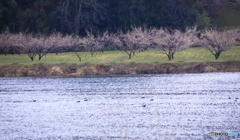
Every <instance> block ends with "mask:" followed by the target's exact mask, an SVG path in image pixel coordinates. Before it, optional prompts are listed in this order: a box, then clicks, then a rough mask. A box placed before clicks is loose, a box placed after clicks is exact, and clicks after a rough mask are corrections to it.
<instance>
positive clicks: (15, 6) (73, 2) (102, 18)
mask: <svg viewBox="0 0 240 140" xmlns="http://www.w3.org/2000/svg"><path fill="white" fill-rule="evenodd" d="M239 15H240V0H0V31H1V32H3V31H5V30H6V29H9V30H10V32H12V33H19V32H25V31H27V32H31V33H40V34H47V35H49V34H51V33H53V32H61V33H62V34H75V35H80V36H85V35H86V30H88V31H90V30H91V31H92V32H100V33H103V32H105V31H108V32H111V33H116V32H117V31H119V30H121V31H123V32H127V31H128V30H130V29H131V27H142V26H147V27H156V28H160V27H163V28H171V29H185V27H187V26H188V27H190V26H194V25H198V29H199V30H204V29H208V28H210V27H220V28H237V27H239V26H240V18H239Z"/></svg>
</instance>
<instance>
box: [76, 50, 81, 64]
mask: <svg viewBox="0 0 240 140" xmlns="http://www.w3.org/2000/svg"><path fill="white" fill-rule="evenodd" d="M74 53H75V54H76V56H77V57H78V59H79V62H81V61H82V58H81V57H80V55H78V53H77V52H76V51H74Z"/></svg>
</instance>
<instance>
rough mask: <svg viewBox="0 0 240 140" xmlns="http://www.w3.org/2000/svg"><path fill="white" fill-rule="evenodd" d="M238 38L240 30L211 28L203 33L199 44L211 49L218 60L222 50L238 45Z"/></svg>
mask: <svg viewBox="0 0 240 140" xmlns="http://www.w3.org/2000/svg"><path fill="white" fill-rule="evenodd" d="M237 38H239V33H238V30H224V31H220V30H217V29H211V30H207V31H205V32H203V33H202V34H201V37H200V39H199V40H198V42H197V45H199V46H202V47H204V48H205V49H207V50H209V51H210V52H211V53H212V54H213V55H214V57H215V59H216V60H217V59H218V58H219V57H220V54H221V53H222V52H224V51H227V50H228V49H231V48H232V47H233V46H235V45H236V40H237Z"/></svg>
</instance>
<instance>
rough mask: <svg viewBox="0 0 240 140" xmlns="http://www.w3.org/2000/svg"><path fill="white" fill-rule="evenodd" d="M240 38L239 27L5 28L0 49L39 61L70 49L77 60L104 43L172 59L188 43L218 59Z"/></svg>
mask: <svg viewBox="0 0 240 140" xmlns="http://www.w3.org/2000/svg"><path fill="white" fill-rule="evenodd" d="M239 39H240V30H238V29H234V30H224V31H220V30H217V29H211V30H207V31H204V32H198V31H197V30H196V28H195V27H194V28H186V29H185V31H180V30H167V29H156V28H152V29H147V28H132V30H131V31H129V32H127V33H123V32H118V33H116V34H110V33H108V32H105V33H103V34H95V35H94V34H93V33H91V32H87V36H85V37H80V36H74V35H62V34H61V33H53V34H51V35H50V36H42V35H34V34H29V33H18V34H12V33H9V32H8V31H6V32H4V33H2V34H0V52H2V53H4V54H5V55H7V54H9V53H12V54H22V53H25V54H27V55H28V56H29V58H30V59H31V60H32V61H33V60H34V59H35V57H36V56H38V59H39V60H41V59H42V57H44V56H46V55H47V54H48V53H50V52H54V53H56V54H58V53H60V52H68V51H72V52H74V53H75V54H76V56H77V57H78V59H79V61H82V58H81V56H80V54H79V53H78V52H81V51H88V52H90V53H91V56H93V54H94V53H95V52H96V51H104V48H105V47H107V46H111V47H115V48H116V49H117V50H122V51H124V52H126V54H127V55H128V58H129V59H131V58H132V57H133V55H134V54H135V52H140V51H144V50H147V49H154V50H157V51H159V52H161V53H163V54H165V55H166V56H167V57H168V59H169V60H171V59H174V54H175V53H176V52H179V51H182V50H184V49H187V48H188V47H191V46H200V47H204V48H206V49H207V50H209V51H210V52H211V53H212V54H213V55H214V57H215V59H218V58H219V56H220V54H221V53H222V52H223V51H226V50H228V49H230V48H231V47H233V46H235V45H236V43H237V40H239Z"/></svg>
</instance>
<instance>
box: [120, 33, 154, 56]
mask: <svg viewBox="0 0 240 140" xmlns="http://www.w3.org/2000/svg"><path fill="white" fill-rule="evenodd" d="M150 39H151V37H150V35H149V30H148V29H145V28H132V31H131V32H127V33H126V34H123V33H122V32H120V33H119V34H118V39H115V44H116V45H117V46H119V48H120V50H123V51H124V52H126V53H127V54H128V58H129V59H131V58H132V56H133V55H134V54H135V52H136V51H138V50H141V49H143V48H145V47H148V46H150V44H151V42H150V41H151V40H150Z"/></svg>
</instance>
